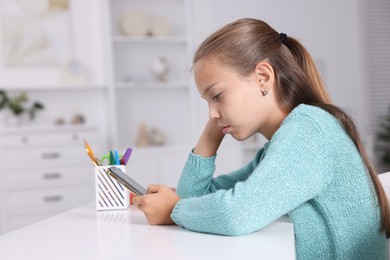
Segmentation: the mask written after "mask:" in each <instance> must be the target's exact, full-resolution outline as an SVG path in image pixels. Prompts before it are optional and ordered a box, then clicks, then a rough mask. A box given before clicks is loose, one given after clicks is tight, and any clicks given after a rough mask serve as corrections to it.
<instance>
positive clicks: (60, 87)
mask: <svg viewBox="0 0 390 260" xmlns="http://www.w3.org/2000/svg"><path fill="white" fill-rule="evenodd" d="M0 89H2V90H6V91H8V92H21V91H25V92H30V91H32V92H40V91H45V92H46V91H53V92H55V91H85V90H86V91H96V90H102V91H103V90H106V89H107V86H105V85H72V86H71V85H50V86H6V87H0Z"/></svg>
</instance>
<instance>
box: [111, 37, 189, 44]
mask: <svg viewBox="0 0 390 260" xmlns="http://www.w3.org/2000/svg"><path fill="white" fill-rule="evenodd" d="M113 41H114V43H180V44H181V43H186V38H185V37H183V36H167V37H155V36H153V37H134V36H131V37H130V36H119V35H116V36H114V37H113Z"/></svg>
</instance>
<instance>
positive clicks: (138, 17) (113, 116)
mask: <svg viewBox="0 0 390 260" xmlns="http://www.w3.org/2000/svg"><path fill="white" fill-rule="evenodd" d="M102 3H103V5H102V6H101V8H102V12H103V13H105V14H106V16H105V19H106V21H107V22H106V28H105V30H104V33H105V35H104V37H103V38H104V39H107V44H106V46H107V53H106V55H105V56H106V59H107V61H106V64H107V71H108V76H107V78H108V81H109V82H108V85H109V86H108V101H109V102H108V107H109V109H110V112H109V122H108V124H109V127H110V129H109V131H110V138H111V140H110V146H111V147H112V148H113V147H117V148H120V150H124V149H125V147H133V148H134V153H133V155H132V159H131V160H130V162H129V164H130V165H128V167H130V168H131V171H130V172H131V173H130V174H131V175H137V176H140V179H138V181H140V182H141V183H143V184H144V185H147V184H149V183H156V182H161V181H163V182H164V183H166V184H169V185H175V184H176V182H177V179H178V176H179V175H180V173H181V170H182V167H183V165H184V161H183V160H182V157H183V155H184V157H186V156H187V154H188V152H189V151H190V149H191V146H192V145H194V129H196V127H195V124H196V120H195V119H196V116H195V115H196V113H195V109H194V106H195V102H194V100H193V99H194V97H195V96H194V93H195V92H196V89H195V87H194V86H193V85H192V80H191V79H192V75H191V68H190V67H191V58H192V54H193V48H192V46H191V42H192V41H191V30H190V28H191V27H190V26H189V24H190V19H191V15H190V13H191V12H190V6H189V5H190V3H191V1H189V0H164V1H161V0H145V1H139V0H114V1H113V0H111V1H110V0H103V1H102ZM103 21H104V19H103ZM103 24H104V23H103ZM160 59H163V61H164V62H166V63H165V65H166V68H167V73H166V74H163V77H159V75H156V73H155V72H156V70H158V69H159V68H160V69H163V68H164V64H161V62H160V63H159V60H160ZM161 66H163V67H161ZM153 67H155V69H154V70H153ZM156 67H157V68H156ZM160 76H161V75H160ZM195 98H197V97H195ZM142 125H143V126H146V131H145V132H146V133H148V134H150V132H152V131H153V129H154V130H156V129H157V132H158V133H160V134H161V133H162V135H160V136H164V138H163V139H164V144H163V145H160V146H154V145H153V144H152V145H149V146H142V147H141V146H137V143H138V142H137V141H139V136H140V128H141V126H142ZM141 132H142V131H141ZM145 132H144V133H145ZM141 135H142V134H141ZM156 156H157V157H156ZM158 158H160V159H158ZM162 158H164V162H161V161H162V160H163V159H162Z"/></svg>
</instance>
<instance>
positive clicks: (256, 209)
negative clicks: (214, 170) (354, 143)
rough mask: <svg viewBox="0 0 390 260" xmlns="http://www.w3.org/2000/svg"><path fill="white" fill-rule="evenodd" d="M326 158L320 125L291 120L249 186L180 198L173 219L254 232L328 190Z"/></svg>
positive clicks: (201, 228)
mask: <svg viewBox="0 0 390 260" xmlns="http://www.w3.org/2000/svg"><path fill="white" fill-rule="evenodd" d="M327 157H328V155H327V152H326V140H325V137H324V134H323V132H322V131H321V129H320V128H319V126H318V125H317V124H316V123H315V122H314V121H313V120H312V119H310V118H303V119H302V117H301V118H299V120H295V118H294V117H289V118H288V120H287V119H286V120H285V122H283V127H281V128H279V130H278V131H277V132H276V133H275V134H274V137H273V138H272V140H271V142H270V144H269V147H268V149H267V151H266V153H265V155H264V157H263V159H262V160H261V162H260V163H259V165H258V166H257V167H256V168H255V169H254V171H253V172H252V174H251V175H250V176H249V177H248V178H247V179H246V180H245V181H241V182H237V183H236V184H235V185H234V187H232V188H231V189H228V190H218V191H216V192H214V193H210V194H207V195H205V196H201V197H192V198H184V199H181V200H180V201H179V202H178V203H177V204H176V206H175V207H174V209H173V211H172V214H171V217H172V219H173V220H174V222H175V223H176V224H178V225H180V226H183V227H184V228H187V229H190V230H194V231H198V232H206V233H214V234H221V235H242V234H247V233H251V232H254V231H256V230H259V229H261V228H263V227H265V226H266V225H268V224H269V223H271V222H272V221H274V220H276V219H278V218H279V217H281V216H282V215H284V214H286V213H288V212H290V211H291V210H292V209H294V208H295V207H297V206H299V205H300V204H302V203H304V202H306V201H308V200H310V199H311V198H313V197H314V196H316V195H318V194H319V193H321V191H322V190H323V189H325V187H326V186H327V185H328V183H329V182H330V180H331V178H332V176H331V172H332V171H330V170H329V169H327V159H328V158H327ZM195 174H196V173H195Z"/></svg>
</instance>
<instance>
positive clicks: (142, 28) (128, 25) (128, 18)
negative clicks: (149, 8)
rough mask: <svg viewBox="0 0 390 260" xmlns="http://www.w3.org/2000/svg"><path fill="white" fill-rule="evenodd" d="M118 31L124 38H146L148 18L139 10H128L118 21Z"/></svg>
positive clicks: (148, 29)
mask: <svg viewBox="0 0 390 260" xmlns="http://www.w3.org/2000/svg"><path fill="white" fill-rule="evenodd" d="M119 30H120V33H122V34H123V35H126V36H147V35H148V34H149V33H150V17H149V15H148V14H147V13H146V12H145V11H143V10H141V9H128V10H127V11H126V12H124V13H123V14H122V15H121V17H120V19H119Z"/></svg>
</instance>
